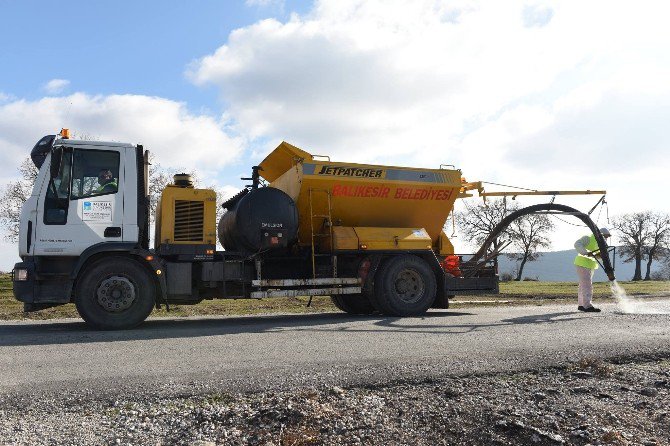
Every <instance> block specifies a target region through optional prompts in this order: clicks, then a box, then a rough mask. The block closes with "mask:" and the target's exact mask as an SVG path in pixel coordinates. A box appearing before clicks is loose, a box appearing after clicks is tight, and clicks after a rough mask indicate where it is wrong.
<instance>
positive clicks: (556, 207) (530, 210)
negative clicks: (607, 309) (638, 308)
mask: <svg viewBox="0 0 670 446" xmlns="http://www.w3.org/2000/svg"><path fill="white" fill-rule="evenodd" d="M543 212H552V213H558V214H567V215H574V216H575V217H577V218H578V219H580V220H581V221H583V222H584V224H586V226H588V227H589V229H590V230H591V232H592V233H593V235H594V236H595V238H596V242H597V243H598V248H599V249H600V252H601V253H604V255H602V256H601V260H602V267H603V269H604V270H605V273H606V274H607V278H608V279H609V280H616V278H615V277H614V267H613V266H612V262H611V261H610V258H609V255H608V254H607V242H606V241H605V238H604V237H603V236H602V234H601V233H600V230H599V229H598V227H597V226H596V224H595V223H594V222H593V220H591V217H589V216H588V215H587V214H585V213H583V212H580V211H578V210H577V209H575V208H571V207H570V206H565V205H563V204H556V203H543V204H535V205H533V206H528V207H525V208H522V209H519V210H518V211H515V212H512V213H511V214H509V215H508V216H507V217H505V218H503V219H502V221H501V222H500V223H499V224H498V225H497V226H496V227H495V228H493V231H491V234H490V235H489V236H488V237H487V238H486V240H485V241H484V244H483V245H482V247H481V248H479V251H477V253H476V254H475V255H474V257H472V258H471V259H470V260H468V263H472V264H475V265H476V264H477V262H478V261H479V260H480V259H481V258H482V257H484V255H485V254H486V252H487V251H488V249H489V246H490V245H491V244H492V243H493V240H495V239H496V238H498V236H499V235H500V234H501V233H502V232H503V231H504V230H505V229H507V227H508V226H509V224H510V223H512V222H513V221H514V220H516V219H517V218H519V217H522V216H524V215H529V214H539V213H543Z"/></svg>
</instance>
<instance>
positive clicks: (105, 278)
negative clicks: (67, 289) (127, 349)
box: [74, 256, 156, 330]
mask: <svg viewBox="0 0 670 446" xmlns="http://www.w3.org/2000/svg"><path fill="white" fill-rule="evenodd" d="M155 296H156V286H155V283H154V280H153V278H152V277H151V276H150V275H149V272H148V271H147V270H146V268H144V267H143V266H142V265H141V264H140V263H138V262H137V261H136V260H133V259H131V258H128V257H118V256H117V257H110V258H107V259H101V260H98V261H97V262H95V263H93V264H92V265H91V266H89V267H88V268H86V270H85V271H83V272H82V275H81V276H80V278H79V280H78V281H77V286H76V288H75V300H74V302H75V305H76V306H77V311H78V312H79V315H80V316H81V317H82V319H84V321H86V323H88V324H89V325H91V326H92V327H94V328H97V329H100V330H123V329H126V328H133V327H136V326H137V325H139V324H141V323H142V322H143V321H144V320H145V319H146V318H147V317H148V316H149V314H151V311H152V310H153V307H154V303H155Z"/></svg>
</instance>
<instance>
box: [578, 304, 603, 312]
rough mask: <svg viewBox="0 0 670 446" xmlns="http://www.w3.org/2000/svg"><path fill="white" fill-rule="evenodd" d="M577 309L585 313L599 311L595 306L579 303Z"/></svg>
mask: <svg viewBox="0 0 670 446" xmlns="http://www.w3.org/2000/svg"><path fill="white" fill-rule="evenodd" d="M577 309H578V310H579V311H583V312H585V313H600V308H596V307H582V306H581V305H580V306H578V307H577Z"/></svg>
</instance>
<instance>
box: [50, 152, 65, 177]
mask: <svg viewBox="0 0 670 446" xmlns="http://www.w3.org/2000/svg"><path fill="white" fill-rule="evenodd" d="M62 160H63V148H62V147H56V148H54V149H53V150H52V151H51V166H50V168H51V169H50V173H51V178H52V179H53V178H56V177H57V176H58V172H60V163H61V161H62Z"/></svg>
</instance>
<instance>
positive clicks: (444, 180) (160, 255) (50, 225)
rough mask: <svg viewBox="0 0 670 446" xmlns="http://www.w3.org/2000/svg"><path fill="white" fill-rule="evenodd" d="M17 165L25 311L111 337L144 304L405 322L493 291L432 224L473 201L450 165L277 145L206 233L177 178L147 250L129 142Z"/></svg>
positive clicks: (206, 219) (485, 262)
mask: <svg viewBox="0 0 670 446" xmlns="http://www.w3.org/2000/svg"><path fill="white" fill-rule="evenodd" d="M31 157H32V159H33V161H34V163H35V165H36V166H37V167H38V168H39V174H38V176H37V179H36V181H35V186H34V189H33V192H32V195H31V197H30V198H29V199H28V200H27V201H26V203H25V205H24V207H23V210H22V215H21V222H20V241H19V254H20V256H21V259H22V261H21V262H20V263H17V264H16V265H15V268H14V270H13V285H14V295H15V297H16V298H17V299H18V300H20V301H22V302H23V303H24V307H25V310H26V311H35V310H39V309H42V308H47V307H50V306H55V305H61V304H67V303H74V304H75V305H76V306H77V310H78V311H79V314H80V315H81V316H82V318H83V319H84V320H85V321H86V322H88V323H89V324H91V325H92V326H94V327H97V328H101V329H122V328H129V327H133V326H136V325H138V324H140V323H141V322H142V321H144V320H145V319H146V317H147V316H148V315H149V314H150V313H151V311H152V309H153V308H154V307H157V306H160V305H166V306H167V307H168V308H169V305H170V304H196V303H199V302H201V301H202V300H203V299H213V298H224V299H241V298H252V299H259V298H271V297H281V296H330V297H331V298H332V300H333V302H334V303H335V305H337V307H338V308H340V309H341V310H343V311H346V312H348V313H351V314H372V313H381V314H384V315H392V316H411V315H420V314H423V313H425V312H426V311H427V310H428V309H429V308H431V307H439V308H447V307H448V303H449V297H450V296H453V295H455V294H463V293H470V294H472V293H497V292H498V277H497V273H496V271H495V269H494V267H493V265H492V263H491V261H490V260H491V258H492V257H493V256H494V255H495V254H496V253H488V252H487V250H486V249H485V248H486V246H484V247H482V250H480V253H478V255H477V256H475V257H474V258H472V259H469V260H468V261H467V262H462V261H461V260H462V259H461V257H459V256H456V255H455V253H454V247H453V245H452V244H451V242H450V241H449V238H448V237H447V236H446V234H445V233H444V232H443V230H442V228H443V226H444V224H445V221H446V220H447V217H448V215H449V213H450V212H451V211H452V209H453V206H454V201H455V200H456V199H458V198H459V197H463V196H467V195H468V194H467V192H468V190H472V189H480V192H482V191H481V185H478V184H477V183H466V182H465V181H464V180H463V179H462V177H461V171H460V170H458V169H455V168H454V167H453V166H448V167H446V168H438V169H420V168H409V167H393V166H380V165H366V164H353V163H342V162H332V161H330V159H329V158H328V157H321V156H316V155H311V154H310V153H307V152H305V151H303V150H301V149H299V148H297V147H295V146H292V145H291V144H288V143H286V142H282V143H281V144H280V145H279V146H278V147H277V148H276V149H275V150H274V151H273V152H272V153H270V154H269V155H268V156H267V158H265V159H264V160H263V161H262V162H261V163H260V165H258V166H255V167H254V168H253V173H252V176H251V177H250V178H248V179H247V180H250V181H251V184H250V185H249V186H248V187H246V188H245V189H243V190H242V191H241V192H240V193H238V194H237V195H235V196H234V197H232V198H230V199H229V200H228V201H226V202H225V203H224V204H223V206H224V208H225V209H226V212H225V213H224V214H223V217H222V218H221V219H220V221H219V222H218V227H217V223H216V194H215V193H214V192H213V191H211V190H208V189H196V188H194V187H193V185H192V182H191V181H190V178H189V177H188V175H177V176H175V181H174V184H171V185H168V186H167V187H166V188H165V189H164V190H163V192H162V196H161V198H160V202H159V204H158V207H157V211H156V214H157V215H156V218H155V221H156V227H155V238H154V248H153V249H151V248H150V247H149V197H148V195H149V194H148V152H147V151H146V150H144V148H143V147H142V146H135V145H130V144H121V143H114V142H97V141H78V140H72V139H69V138H68V135H67V132H65V131H63V132H61V134H60V135H50V136H46V137H44V138H42V139H41V140H40V141H39V142H38V143H37V144H36V145H35V147H34V148H33V150H32V152H31ZM545 211H546V209H545ZM573 211H574V210H573ZM589 221H590V220H589ZM217 238H218V241H219V242H220V243H221V245H222V246H223V248H224V250H222V251H217V249H216V241H217ZM602 252H606V249H605V250H604V251H602Z"/></svg>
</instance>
